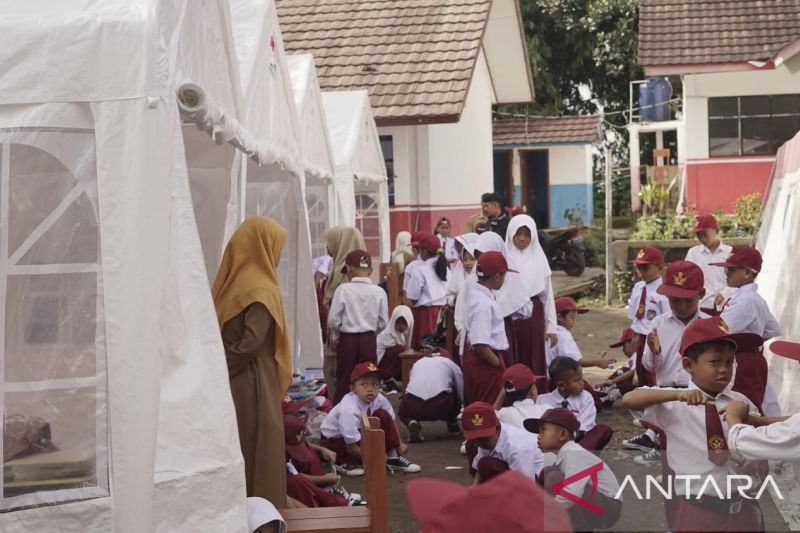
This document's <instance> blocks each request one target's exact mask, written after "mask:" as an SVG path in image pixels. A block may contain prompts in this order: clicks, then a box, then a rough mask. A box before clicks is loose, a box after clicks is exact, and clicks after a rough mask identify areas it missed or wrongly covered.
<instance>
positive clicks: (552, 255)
mask: <svg viewBox="0 0 800 533" xmlns="http://www.w3.org/2000/svg"><path fill="white" fill-rule="evenodd" d="M580 232H581V227H580V226H570V227H568V228H566V229H564V230H561V231H557V232H546V231H542V230H538V235H539V243H540V244H541V245H542V250H544V255H546V256H547V261H548V263H550V268H551V269H553V270H563V271H564V272H565V273H566V274H567V275H568V276H580V275H581V274H583V271H584V270H585V269H586V245H585V244H584V243H583V238H582V237H581V236H580Z"/></svg>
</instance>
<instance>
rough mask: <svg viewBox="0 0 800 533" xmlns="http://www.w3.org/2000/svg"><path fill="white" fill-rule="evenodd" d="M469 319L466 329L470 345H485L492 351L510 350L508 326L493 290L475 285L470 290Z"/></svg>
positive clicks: (465, 324) (465, 325)
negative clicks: (507, 335)
mask: <svg viewBox="0 0 800 533" xmlns="http://www.w3.org/2000/svg"><path fill="white" fill-rule="evenodd" d="M468 294H469V303H468V304H467V318H466V320H464V329H465V330H466V331H467V338H468V340H469V343H470V344H472V345H473V346H474V345H476V344H485V345H487V346H488V347H489V348H491V349H492V350H508V337H506V324H505V322H504V321H503V313H502V312H501V311H500V306H499V305H497V300H495V297H494V294H493V292H492V290H491V289H487V288H486V287H484V286H483V285H481V284H480V283H473V284H472V285H470V290H469V293H468Z"/></svg>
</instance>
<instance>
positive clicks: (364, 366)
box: [350, 361, 389, 385]
mask: <svg viewBox="0 0 800 533" xmlns="http://www.w3.org/2000/svg"><path fill="white" fill-rule="evenodd" d="M367 374H377V375H378V378H379V379H381V380H384V379H389V373H388V372H386V371H385V370H381V369H380V368H378V367H377V366H376V365H375V363H373V362H372V361H368V362H366V363H361V364H358V365H356V367H355V368H354V369H353V371H352V372H350V384H351V385H352V384H353V383H355V382H356V380H357V379H359V378H363V377H364V376H366V375H367Z"/></svg>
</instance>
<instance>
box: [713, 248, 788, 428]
mask: <svg viewBox="0 0 800 533" xmlns="http://www.w3.org/2000/svg"><path fill="white" fill-rule="evenodd" d="M711 265H712V266H716V267H723V268H724V269H725V276H726V279H727V282H728V286H729V287H733V288H735V289H736V292H734V293H733V295H732V296H731V297H730V299H729V300H728V301H727V303H726V304H725V307H723V308H722V312H721V313H720V316H721V317H722V319H723V320H724V321H725V323H726V324H728V326H730V328H731V330H732V331H734V332H736V333H755V334H756V335H758V336H760V337H762V338H763V339H764V340H769V339H771V338H772V337H777V336H778V335H780V334H781V326H780V324H778V321H777V320H776V319H775V317H774V316H773V314H772V312H771V311H770V310H769V305H768V304H767V302H766V300H764V298H762V297H761V295H760V294H758V285H757V284H756V278H757V277H758V273H759V272H761V254H760V253H759V251H758V250H756V249H755V248H752V247H750V246H742V247H741V248H736V249H734V250H733V252H732V253H731V255H730V256H729V257H728V258H727V259H726V260H725V261H723V262H721V263H711ZM736 363H737V366H738V368H737V377H736V382H735V384H734V390H736V391H739V392H741V393H742V394H744V395H746V396H747V397H748V398H750V400H752V401H753V402H754V403H755V404H756V405H758V406H760V407H761V409H762V410H763V412H764V413H765V414H767V415H771V416H777V415H779V414H781V413H780V411H781V410H780V405H779V404H778V396H777V394H776V393H775V389H774V388H773V387H772V386H770V385H769V383H768V382H767V374H768V373H769V369H768V367H767V361H766V360H765V359H764V356H763V355H762V354H761V352H760V351H742V350H740V351H739V352H737V354H736Z"/></svg>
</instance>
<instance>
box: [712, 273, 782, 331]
mask: <svg viewBox="0 0 800 533" xmlns="http://www.w3.org/2000/svg"><path fill="white" fill-rule="evenodd" d="M720 316H721V317H722V320H724V321H725V323H726V324H728V326H730V328H731V331H733V332H734V333H755V334H756V335H761V336H762V337H764V340H767V339H771V338H772V337H777V336H778V335H780V334H781V326H780V324H778V321H777V320H775V317H774V316H773V315H772V312H771V311H770V310H769V306H768V305H767V301H766V300H764V298H762V297H761V295H760V294H758V285H757V284H755V283H748V284H747V285H744V286H742V287H739V288H738V289H737V290H736V292H735V293H733V296H731V297H730V299H729V300H728V303H727V304H725V307H724V308H723V309H722V314H721V315H720Z"/></svg>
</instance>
